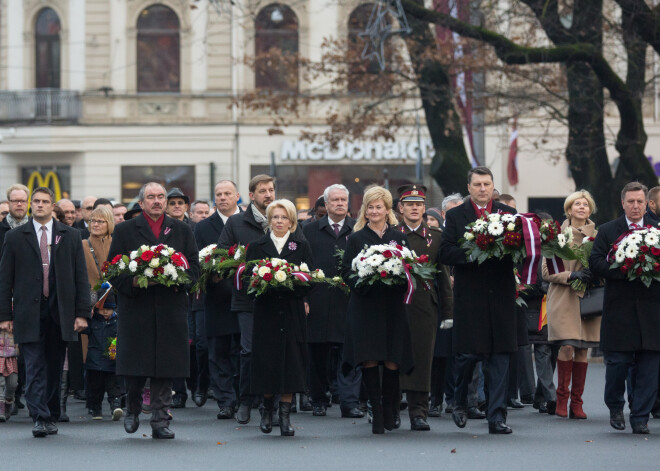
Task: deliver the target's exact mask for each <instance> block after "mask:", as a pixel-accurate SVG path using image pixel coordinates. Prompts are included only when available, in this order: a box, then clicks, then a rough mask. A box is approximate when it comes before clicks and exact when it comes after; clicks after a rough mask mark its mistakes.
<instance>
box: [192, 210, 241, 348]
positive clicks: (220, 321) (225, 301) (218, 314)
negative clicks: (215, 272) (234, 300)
mask: <svg viewBox="0 0 660 471" xmlns="http://www.w3.org/2000/svg"><path fill="white" fill-rule="evenodd" d="M224 227H225V224H224V223H223V222H222V218H221V217H220V216H219V215H218V212H217V211H214V212H213V214H212V215H211V216H209V217H208V218H206V219H204V220H203V221H200V222H199V223H198V224H196V225H195V231H194V232H195V240H196V241H197V248H198V249H199V250H202V249H203V248H204V247H206V246H208V245H211V244H216V243H217V242H218V238H219V237H220V234H221V233H222V229H224ZM231 292H232V281H231V280H222V281H220V282H219V283H213V282H211V281H209V283H208V284H207V286H206V294H204V293H201V294H200V297H201V298H202V299H201V301H203V303H204V304H203V306H204V307H203V309H204V317H205V320H206V336H207V337H218V336H221V335H231V334H237V333H239V332H240V330H239V328H238V317H236V312H232V310H231Z"/></svg>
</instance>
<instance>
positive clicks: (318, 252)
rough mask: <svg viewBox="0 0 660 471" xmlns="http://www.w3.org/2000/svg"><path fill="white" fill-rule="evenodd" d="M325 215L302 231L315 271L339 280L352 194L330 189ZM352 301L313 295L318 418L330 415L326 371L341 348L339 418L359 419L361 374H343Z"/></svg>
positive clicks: (310, 335)
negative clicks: (348, 310)
mask: <svg viewBox="0 0 660 471" xmlns="http://www.w3.org/2000/svg"><path fill="white" fill-rule="evenodd" d="M323 200H324V202H325V208H326V209H327V215H325V216H323V217H322V218H320V219H317V220H315V221H313V222H311V223H309V224H306V225H304V227H303V233H304V234H305V238H306V239H307V241H308V242H309V244H310V246H311V249H312V257H313V259H314V268H320V269H321V270H323V272H324V273H325V276H326V277H328V278H331V277H334V276H339V270H338V267H337V262H338V259H337V256H336V252H337V250H338V249H341V250H344V249H345V248H346V240H347V239H348V236H349V235H350V234H351V233H352V232H353V226H354V225H355V220H354V219H353V218H351V217H349V216H348V189H347V188H346V187H345V186H344V185H331V186H329V187H328V188H326V189H325V191H324V192H323ZM347 306H348V295H346V294H344V293H343V292H342V291H341V290H340V289H337V288H329V287H327V286H322V285H317V286H316V287H314V289H312V291H311V292H310V294H309V316H308V317H307V342H308V345H309V353H310V355H309V357H310V390H311V398H312V406H313V408H314V409H313V414H314V415H315V416H324V415H325V414H326V407H327V404H326V391H327V390H328V387H329V385H328V378H329V374H328V365H329V358H330V352H331V349H332V348H333V347H335V346H339V347H340V348H339V352H340V354H339V358H338V364H337V389H338V392H339V400H340V407H341V416H342V417H346V418H361V417H364V414H363V413H362V411H360V409H358V406H359V402H360V383H361V381H362V374H361V372H360V370H359V369H353V370H351V371H350V372H349V373H348V374H344V372H343V371H342V368H341V365H342V363H343V356H342V354H341V352H343V350H344V349H343V344H344V331H345V329H346V308H347Z"/></svg>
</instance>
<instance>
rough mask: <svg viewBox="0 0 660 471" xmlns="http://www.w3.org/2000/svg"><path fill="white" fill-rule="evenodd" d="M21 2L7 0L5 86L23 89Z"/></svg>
mask: <svg viewBox="0 0 660 471" xmlns="http://www.w3.org/2000/svg"><path fill="white" fill-rule="evenodd" d="M24 49H25V44H24V42H23V2H22V0H8V1H7V88H8V89H9V90H23V89H24V88H25V82H24V76H23V74H24V70H23V63H24V56H23V54H24V52H25V51H24ZM30 70H32V69H30Z"/></svg>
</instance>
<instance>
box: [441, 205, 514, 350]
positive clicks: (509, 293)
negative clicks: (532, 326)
mask: <svg viewBox="0 0 660 471" xmlns="http://www.w3.org/2000/svg"><path fill="white" fill-rule="evenodd" d="M496 211H501V212H504V213H511V214H515V213H516V210H515V209H513V208H511V207H509V206H506V205H504V204H501V203H498V202H493V212H496ZM476 220H477V214H476V213H475V211H474V208H473V206H472V204H471V203H470V201H469V200H468V201H467V202H465V203H464V204H462V205H460V206H457V207H456V208H453V209H450V210H449V211H447V217H446V218H445V229H444V231H443V233H442V241H441V243H440V258H441V260H442V263H444V264H445V265H451V266H453V267H454V328H453V329H452V330H453V331H454V338H453V346H454V351H455V352H456V353H473V354H483V353H506V352H515V351H517V350H518V339H517V329H518V316H517V314H516V282H515V279H514V275H513V260H512V259H511V257H506V258H504V259H502V260H494V259H490V260H486V261H485V262H484V263H482V264H481V265H479V264H477V262H468V258H467V255H466V253H465V250H463V249H462V248H461V247H460V244H459V242H458V240H459V239H461V238H462V237H463V234H464V233H465V226H467V225H468V224H469V223H471V222H474V221H476Z"/></svg>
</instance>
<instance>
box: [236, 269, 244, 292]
mask: <svg viewBox="0 0 660 471" xmlns="http://www.w3.org/2000/svg"><path fill="white" fill-rule="evenodd" d="M244 271H245V263H241V264H240V265H239V266H238V268H237V269H236V275H234V286H235V287H236V289H237V290H239V291H240V290H242V289H243V281H242V280H243V272H244Z"/></svg>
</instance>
